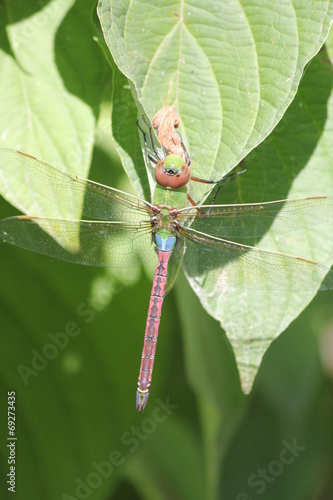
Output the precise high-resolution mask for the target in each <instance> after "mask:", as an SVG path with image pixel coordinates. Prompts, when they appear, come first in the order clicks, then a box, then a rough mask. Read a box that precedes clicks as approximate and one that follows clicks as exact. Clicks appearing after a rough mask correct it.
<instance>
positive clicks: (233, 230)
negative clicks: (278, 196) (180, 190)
mask: <svg viewBox="0 0 333 500" xmlns="http://www.w3.org/2000/svg"><path fill="white" fill-rule="evenodd" d="M198 208H199V209H200V211H201V213H198V209H197V208H196V207H187V208H184V209H181V210H180V211H179V217H178V220H180V221H181V223H182V225H184V226H191V228H192V229H194V230H196V231H201V232H204V233H206V234H209V235H211V236H216V237H218V238H231V239H237V240H242V239H244V238H250V237H254V238H260V237H262V236H264V235H265V234H266V233H267V231H268V230H269V229H271V230H272V231H273V232H275V233H278V234H280V233H289V232H291V231H296V230H297V229H301V228H305V227H311V226H315V225H317V224H321V223H323V222H328V221H332V220H333V198H332V197H327V196H314V197H309V198H302V199H295V200H281V201H273V202H268V203H252V204H242V205H216V206H215V205H211V206H209V205H203V206H201V207H198ZM191 216H193V217H192V218H191ZM182 219H183V220H182ZM184 219H185V220H184ZM273 223H274V224H273Z"/></svg>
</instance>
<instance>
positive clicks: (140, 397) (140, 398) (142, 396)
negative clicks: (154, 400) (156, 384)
mask: <svg viewBox="0 0 333 500" xmlns="http://www.w3.org/2000/svg"><path fill="white" fill-rule="evenodd" d="M148 396H149V392H148V390H147V391H140V390H139V389H138V390H137V391H136V410H137V411H144V409H145V408H146V404H147V401H148Z"/></svg>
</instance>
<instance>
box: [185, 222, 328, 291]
mask: <svg viewBox="0 0 333 500" xmlns="http://www.w3.org/2000/svg"><path fill="white" fill-rule="evenodd" d="M179 232H180V234H181V236H182V237H184V238H186V252H185V256H184V261H183V265H184V268H185V270H186V273H187V274H188V276H190V277H193V278H197V277H199V278H201V279H202V278H203V279H207V280H209V281H214V282H215V283H216V284H217V286H219V285H220V287H221V291H222V290H223V289H224V288H225V287H226V286H233V287H239V288H251V289H258V290H297V291H310V290H318V288H319V289H320V290H329V289H332V288H333V272H332V271H331V270H330V269H329V268H328V267H325V266H323V265H321V264H317V263H316V262H313V261H311V260H306V259H302V258H300V257H294V256H291V255H287V254H282V253H278V252H270V251H266V250H262V249H259V248H255V247H249V246H246V245H240V244H237V243H234V242H231V241H227V240H223V239H221V238H213V237H211V236H207V235H206V234H204V233H200V232H198V231H196V230H194V229H192V228H187V229H185V228H180V230H179ZM323 280H324V281H323Z"/></svg>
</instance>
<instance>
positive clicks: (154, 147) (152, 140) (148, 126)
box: [139, 115, 163, 161]
mask: <svg viewBox="0 0 333 500" xmlns="http://www.w3.org/2000/svg"><path fill="white" fill-rule="evenodd" d="M142 121H143V122H144V123H145V125H146V126H147V128H148V130H149V137H150V142H151V145H152V148H153V151H154V153H155V155H156V156H157V158H158V159H159V161H161V160H163V158H162V157H161V155H160V153H159V152H158V150H157V149H156V146H155V141H154V137H153V131H152V128H151V125H150V124H149V123H148V122H147V121H146V117H145V115H142ZM139 128H140V127H139ZM140 130H141V132H143V131H142V129H141V128H140ZM144 136H145V134H144Z"/></svg>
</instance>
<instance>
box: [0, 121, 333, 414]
mask: <svg viewBox="0 0 333 500" xmlns="http://www.w3.org/2000/svg"><path fill="white" fill-rule="evenodd" d="M139 128H140V130H141V132H142V133H143V135H144V144H145V149H146V154H147V156H148V157H149V159H150V160H151V161H152V162H153V164H154V165H155V167H154V172H155V179H156V187H155V190H154V193H153V196H152V201H151V202H150V201H147V200H144V199H141V198H140V197H138V196H135V195H132V194H129V193H126V192H124V191H121V190H119V189H115V188H112V187H109V186H106V185H103V184H99V183H97V182H93V181H91V180H87V179H83V178H80V177H77V176H76V175H74V174H72V173H70V172H68V171H65V170H61V169H58V168H56V167H54V166H52V165H50V164H48V163H45V162H44V161H41V160H39V159H37V158H35V157H33V156H30V155H29V154H27V153H23V152H21V151H17V150H13V149H1V150H0V175H1V176H2V178H4V179H5V180H6V183H7V184H8V185H9V183H10V182H11V181H13V179H14V181H15V182H16V183H17V182H18V183H19V186H21V187H24V190H25V192H26V190H27V192H28V193H29V196H30V197H31V199H32V200H34V201H35V204H36V206H37V205H42V204H43V203H44V202H45V201H47V204H48V206H56V207H57V208H58V209H59V211H60V212H61V216H57V217H54V216H44V215H43V216H40V215H18V216H13V217H8V218H5V219H2V220H0V239H1V240H2V241H3V242H7V243H10V244H12V245H16V246H19V247H22V248H24V249H27V250H30V251H34V252H38V253H41V254H44V255H47V256H50V257H55V258H58V259H62V260H65V261H68V262H72V263H77V264H83V265H89V266H111V267H112V266H113V267H124V266H133V265H140V264H143V263H144V262H147V261H149V260H150V259H152V258H154V256H156V253H157V266H156V270H155V274H154V278H153V285H152V290H151V295H150V301H149V307H148V315H147V321H146V328H145V335H144V345H143V350H142V357H141V365H140V371H139V378H138V385H137V391H136V409H137V410H138V411H143V410H144V409H145V407H146V404H147V400H148V396H149V390H150V387H151V380H152V372H153V366H154V359H155V352H156V344H157V339H158V332H159V325H160V319H161V313H162V305H163V300H164V297H165V295H166V293H167V292H168V291H169V290H170V289H171V287H172V285H173V283H174V281H175V279H176V276H177V273H178V270H179V268H180V267H181V265H182V264H185V266H184V267H186V270H187V272H188V273H190V275H191V276H192V277H193V276H194V277H198V278H200V280H211V281H213V282H214V283H219V284H221V286H222V285H223V286H226V287H228V286H230V287H240V288H247V289H260V290H288V291H289V290H296V291H308V290H314V291H317V290H318V289H319V290H328V289H332V288H333V271H332V270H330V269H329V268H328V267H326V266H324V265H322V264H319V263H316V262H314V261H312V260H309V259H306V258H302V257H299V256H293V255H288V254H284V253H279V252H276V251H270V250H265V249H262V248H259V247H257V246H251V245H248V244H244V241H245V242H246V241H249V238H255V239H260V238H262V237H263V236H265V234H266V233H267V231H269V230H274V232H275V233H277V234H279V233H287V232H291V231H295V230H298V229H301V228H306V227H310V226H315V225H316V224H319V223H323V222H327V221H331V220H332V216H333V197H328V196H312V197H306V198H299V199H289V200H278V201H272V202H264V203H251V204H232V205H221V204H215V197H214V203H211V204H208V205H205V204H195V203H194V201H193V200H192V198H191V197H190V195H189V186H190V185H191V183H192V182H207V183H208V184H213V187H214V186H215V185H217V186H221V185H223V182H224V183H225V182H228V180H230V179H232V177H230V174H228V175H226V176H224V177H222V178H221V179H219V180H218V182H216V181H212V180H207V181H205V180H203V179H199V178H197V177H194V176H192V173H191V162H190V159H189V156H188V153H187V151H186V148H185V147H184V148H183V151H184V154H175V153H171V154H168V151H166V152H165V148H164V151H163V149H162V151H163V154H161V151H160V150H158V149H157V148H155V146H154V145H153V152H149V148H148V147H147V138H146V133H145V131H144V130H143V129H142V127H139ZM149 131H150V134H151V137H152V133H151V128H150V129H149ZM180 153H181V151H180ZM78 212H79V213H80V214H82V215H80V216H79V217H78V216H77V214H78ZM251 242H252V239H251ZM155 258H156V257H155Z"/></svg>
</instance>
